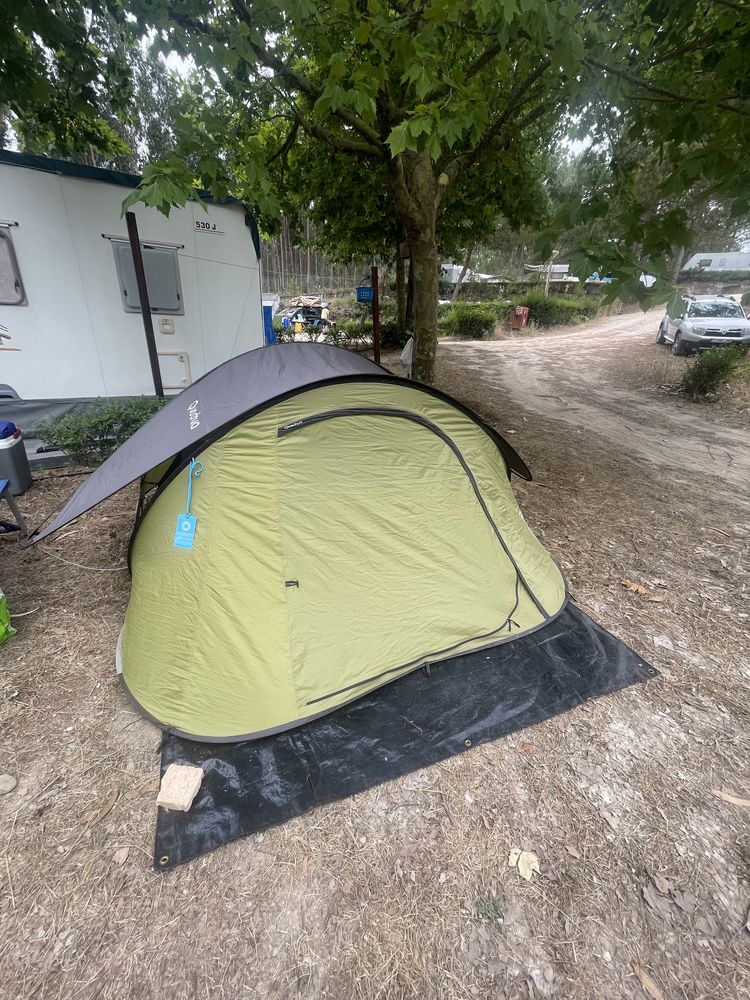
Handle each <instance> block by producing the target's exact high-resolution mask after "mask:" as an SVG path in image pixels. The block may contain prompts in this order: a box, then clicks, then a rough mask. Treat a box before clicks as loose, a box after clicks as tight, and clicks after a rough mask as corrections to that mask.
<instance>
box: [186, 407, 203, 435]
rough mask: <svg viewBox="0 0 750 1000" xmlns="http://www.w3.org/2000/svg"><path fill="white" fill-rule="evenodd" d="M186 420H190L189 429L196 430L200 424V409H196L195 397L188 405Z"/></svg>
mask: <svg viewBox="0 0 750 1000" xmlns="http://www.w3.org/2000/svg"><path fill="white" fill-rule="evenodd" d="M188 420H189V421H190V430H191V431H194V430H196V429H197V428H198V427H200V425H201V411H200V410H199V409H198V400H197V399H194V400H193V402H192V403H191V404H190V405H189V406H188Z"/></svg>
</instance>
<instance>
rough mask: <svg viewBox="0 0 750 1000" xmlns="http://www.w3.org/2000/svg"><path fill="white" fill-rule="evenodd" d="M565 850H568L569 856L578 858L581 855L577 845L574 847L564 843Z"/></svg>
mask: <svg viewBox="0 0 750 1000" xmlns="http://www.w3.org/2000/svg"><path fill="white" fill-rule="evenodd" d="M565 850H566V851H567V852H568V854H569V855H570V856H571V858H576V859H578V858H580V857H581V852H580V851H579V850H578V848H577V847H574V846H573V844H566V845H565Z"/></svg>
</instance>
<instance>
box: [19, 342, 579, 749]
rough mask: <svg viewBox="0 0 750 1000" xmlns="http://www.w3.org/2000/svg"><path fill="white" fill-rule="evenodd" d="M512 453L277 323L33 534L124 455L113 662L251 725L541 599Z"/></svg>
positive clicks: (181, 723)
mask: <svg viewBox="0 0 750 1000" xmlns="http://www.w3.org/2000/svg"><path fill="white" fill-rule="evenodd" d="M510 469H514V470H515V471H517V472H518V473H519V474H521V475H528V470H527V469H526V467H525V465H524V464H523V462H522V461H521V460H520V458H519V457H518V456H517V455H516V453H515V452H514V451H513V449H512V448H510V446H509V445H508V444H507V443H506V442H505V441H503V439H502V438H500V437H499V435H497V434H496V433H495V432H494V431H493V430H491V429H490V428H489V427H488V426H487V425H486V424H484V423H483V421H482V420H481V419H480V418H479V417H478V416H477V415H476V414H474V413H472V412H471V411H469V410H468V409H467V408H465V407H463V406H462V405H461V404H459V403H457V402H456V401H455V400H452V399H450V398H449V397H448V396H446V395H444V394H443V393H441V392H439V391H437V390H435V389H431V388H429V387H426V386H422V385H419V384H417V383H414V382H409V381H406V380H404V379H400V378H397V377H395V376H393V375H391V374H390V373H388V372H386V371H384V370H383V369H381V368H379V367H378V366H377V365H374V364H373V363H372V362H370V361H368V360H366V359H364V358H361V357H359V356H357V355H354V354H352V353H350V352H346V351H342V350H339V349H337V348H333V347H330V346H327V345H318V344H283V345H278V346H275V347H270V348H260V349H259V350H257V351H253V352H250V354H247V355H242V356H241V357H239V358H236V359H233V360H232V361H230V362H227V363H226V364H224V365H222V366H220V367H219V368H217V369H215V370H214V371H213V372H211V373H209V374H208V375H207V376H205V377H204V378H203V379H202V380H200V381H199V382H198V383H196V384H195V385H194V386H192V387H191V388H190V389H187V390H185V392H183V393H182V394H181V395H180V396H179V397H177V398H176V399H174V400H173V401H171V402H170V403H169V404H168V405H167V406H166V407H165V408H164V409H163V410H161V411H160V412H159V413H158V414H157V415H156V416H155V417H153V418H152V419H151V421H149V423H148V424H146V425H145V426H144V427H143V428H141V430H139V431H138V432H137V433H136V434H135V435H134V436H133V437H132V438H131V439H130V440H129V441H128V442H126V444H125V445H124V446H123V447H122V448H120V449H119V450H118V452H116V453H115V454H114V455H113V456H112V457H111V458H110V459H108V461H107V462H106V463H105V464H104V465H103V466H102V467H101V468H100V469H99V470H98V471H97V472H96V473H95V474H94V475H93V476H92V477H91V478H90V479H89V481H88V482H87V483H86V484H84V486H82V487H81V488H80V490H79V491H78V492H77V493H76V494H74V496H73V497H72V498H71V500H70V501H69V503H68V504H67V505H66V508H65V509H64V510H63V511H62V512H61V514H60V515H59V516H58V517H57V519H56V520H55V521H54V522H53V523H52V524H51V525H50V526H49V527H47V528H45V529H44V530H43V531H41V532H39V534H38V536H37V537H44V535H46V534H49V533H50V532H51V531H54V530H56V529H57V528H59V527H61V526H62V524H64V523H67V522H68V521H69V520H71V519H72V518H73V517H76V516H77V515H78V514H80V513H81V512H82V511H83V510H86V509H88V508H89V507H91V506H93V505H94V504H95V503H97V502H99V500H100V499H103V497H104V496H108V495H110V494H111V493H113V492H114V491H115V490H116V489H119V488H120V487H121V486H122V485H124V484H125V483H126V482H130V481H132V480H133V479H135V478H138V477H139V476H140V477H142V497H143V504H142V509H141V511H140V513H139V517H138V520H137V523H136V527H135V530H134V532H133V538H132V542H131V549H130V566H131V572H132V577H133V581H132V593H131V598H130V604H129V607H128V610H127V614H126V617H125V622H124V625H123V628H122V632H121V635H120V639H119V642H118V649H117V663H118V670H119V671H120V673H121V677H122V680H123V682H124V684H125V686H126V688H127V690H128V692H129V694H130V696H131V698H132V699H133V700H134V701H135V703H136V704H137V705H138V706H139V707H140V708H141V710H142V711H143V712H145V713H146V714H147V715H148V716H149V717H151V718H152V719H154V720H155V721H157V722H158V723H159V724H161V725H163V726H166V727H168V728H170V729H172V730H173V731H175V732H177V733H180V734H182V735H188V736H191V737H194V738H198V739H204V740H211V741H221V740H242V739H252V738H255V737H259V736H264V735H268V734H270V733H274V732H278V731H280V730H284V729H288V728H290V727H292V726H296V725H299V724H301V723H303V722H305V721H308V720H310V719H312V718H315V717H317V716H319V715H322V714H324V713H326V712H329V711H332V710H333V709H335V708H338V707H339V706H341V705H342V704H344V703H346V702H348V701H351V700H352V699H354V698H358V697H360V696H361V695H364V694H366V693H367V692H369V691H372V690H373V689H375V688H377V687H379V686H380V685H383V684H386V683H388V682H389V681H391V680H394V679H395V678H397V677H399V676H401V675H402V674H404V673H407V672H409V671H412V670H415V669H417V668H418V667H420V666H423V665H425V664H429V663H431V662H435V661H439V660H441V659H445V658H448V657H452V656H455V655H456V654H457V653H461V652H468V651H470V650H476V649H478V648H481V647H483V646H493V645H496V644H498V643H501V642H507V641H509V640H513V639H514V638H516V637H518V636H520V635H525V634H528V633H529V632H532V631H534V630H535V629H537V628H540V627H542V626H543V625H545V624H546V623H548V622H549V621H550V620H551V619H552V618H553V617H554V616H556V615H557V614H559V613H560V611H561V610H562V608H563V607H564V605H565V602H566V594H565V585H564V582H563V579H562V576H561V574H560V572H559V570H558V569H557V567H556V566H555V564H554V563H553V561H552V559H551V558H550V556H549V555H548V554H547V552H546V551H545V550H544V548H543V547H542V545H541V544H540V543H539V542H538V540H537V539H536V538H535V536H534V535H533V533H532V532H531V531H530V530H529V528H528V527H527V525H526V524H525V522H524V520H523V517H522V516H521V514H520V511H519V509H518V506H517V504H516V501H515V499H514V497H513V493H512V491H511V489H510V484H509V470H510ZM149 491H150V492H149Z"/></svg>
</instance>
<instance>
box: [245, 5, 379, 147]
mask: <svg viewBox="0 0 750 1000" xmlns="http://www.w3.org/2000/svg"><path fill="white" fill-rule="evenodd" d="M231 3H232V8H233V10H234V12H235V13H236V15H237V17H238V18H239V19H240V20H241V21H242V22H243V23H244V24H246V25H247V26H248V27H249V28H251V29H252V28H254V25H253V22H252V18H251V17H250V11H249V10H248V9H247V7H246V6H245V3H244V0H231ZM248 44H249V45H250V47H251V48H252V50H253V52H254V53H255V54H256V56H257V57H258V60H259V61H260V62H261V63H262V64H263V65H264V66H266V67H267V68H268V69H272V70H273V71H274V73H277V74H278V75H279V76H280V77H281V79H282V80H284V81H285V82H286V83H288V84H290V85H291V86H292V87H294V88H295V89H296V90H298V91H299V92H300V93H301V94H304V96H305V97H307V98H308V100H310V101H317V100H318V98H319V97H320V96H321V95H322V93H323V89H322V87H319V86H318V85H317V84H315V83H313V82H312V80H310V78H309V77H307V76H305V75H304V74H303V73H298V72H297V70H294V69H292V68H291V67H290V66H288V65H287V64H286V63H285V62H284V61H283V60H282V59H279V58H278V56H275V55H274V54H273V53H272V52H271V51H270V50H269V49H268V48H266V46H264V45H261V44H260V43H258V42H254V41H252V40H251V39H250V38H248ZM331 113H332V114H333V115H336V117H337V118H340V119H341V121H342V122H343V123H344V124H345V125H348V126H349V127H350V128H353V129H354V131H355V132H357V133H358V134H359V135H360V136H362V138H363V139H364V140H365V141H366V142H368V143H370V145H371V146H373V147H374V149H375V150H379V151H382V150H383V149H384V148H385V144H384V142H383V140H382V139H381V137H380V136H379V135H378V133H377V132H376V131H375V129H373V128H371V127H370V126H369V125H367V124H366V122H364V121H362V119H361V118H360V117H359V115H356V114H355V113H354V112H353V111H350V110H349V109H348V108H336V109H335V110H334V109H331Z"/></svg>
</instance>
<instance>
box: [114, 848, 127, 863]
mask: <svg viewBox="0 0 750 1000" xmlns="http://www.w3.org/2000/svg"><path fill="white" fill-rule="evenodd" d="M128 854H130V848H129V847H118V848H117V850H116V851H115V853H114V857H113V859H112V860H113V861H114V863H115V864H116V865H124V864H125V862H126V861H127V860H128Z"/></svg>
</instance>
